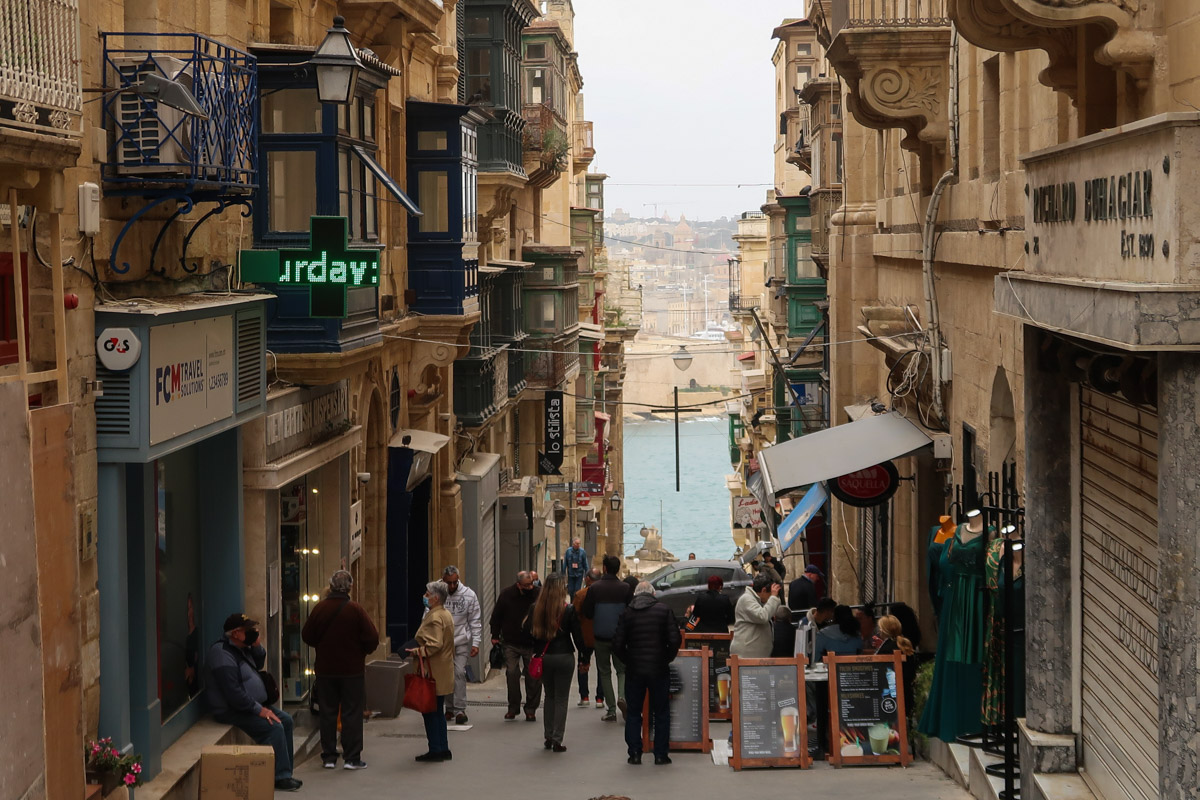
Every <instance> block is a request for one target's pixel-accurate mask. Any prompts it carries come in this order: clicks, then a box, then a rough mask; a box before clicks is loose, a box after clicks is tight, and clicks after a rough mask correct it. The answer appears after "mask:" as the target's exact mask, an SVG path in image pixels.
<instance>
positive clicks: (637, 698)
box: [625, 672, 671, 757]
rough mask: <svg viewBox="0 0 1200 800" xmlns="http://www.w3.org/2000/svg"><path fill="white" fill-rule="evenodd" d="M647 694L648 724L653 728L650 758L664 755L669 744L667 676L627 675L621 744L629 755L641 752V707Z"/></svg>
mask: <svg viewBox="0 0 1200 800" xmlns="http://www.w3.org/2000/svg"><path fill="white" fill-rule="evenodd" d="M647 693H649V695H650V722H651V727H652V728H653V729H654V755H655V756H656V757H658V756H665V755H667V751H668V750H669V749H670V742H671V676H670V675H669V674H667V675H661V676H647V675H639V674H638V673H636V672H631V673H629V674H628V675H626V676H625V702H626V704H628V706H629V710H628V712H626V717H625V744H626V746H628V748H629V755H631V756H634V755H639V754H640V753H641V752H642V706H643V705H644V704H645V702H646V694H647Z"/></svg>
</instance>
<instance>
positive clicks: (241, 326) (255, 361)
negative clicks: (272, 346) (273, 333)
mask: <svg viewBox="0 0 1200 800" xmlns="http://www.w3.org/2000/svg"><path fill="white" fill-rule="evenodd" d="M263 328H264V325H263V313H262V309H260V308H256V309H251V310H246V311H240V312H238V315H237V345H236V348H237V411H238V412H239V413H240V412H242V411H245V410H247V409H250V408H253V407H255V406H258V405H261V404H262V403H263V401H264V396H265V395H266V389H267V387H266V363H265V362H266V356H265V353H264V351H263V337H264V335H265V331H264V330H263Z"/></svg>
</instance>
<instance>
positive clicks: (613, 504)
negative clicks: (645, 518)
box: [608, 492, 621, 511]
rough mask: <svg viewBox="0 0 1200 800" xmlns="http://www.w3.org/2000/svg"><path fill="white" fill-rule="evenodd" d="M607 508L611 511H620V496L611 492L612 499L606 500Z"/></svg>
mask: <svg viewBox="0 0 1200 800" xmlns="http://www.w3.org/2000/svg"><path fill="white" fill-rule="evenodd" d="M608 507H609V508H611V509H612V510H613V511H620V510H621V495H620V494H619V493H618V492H613V493H612V497H610V498H608Z"/></svg>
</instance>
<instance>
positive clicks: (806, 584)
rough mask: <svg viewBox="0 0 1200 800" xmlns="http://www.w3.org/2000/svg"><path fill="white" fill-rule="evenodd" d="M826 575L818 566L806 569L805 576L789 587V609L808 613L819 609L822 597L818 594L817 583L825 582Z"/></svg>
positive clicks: (810, 566) (810, 565)
mask: <svg viewBox="0 0 1200 800" xmlns="http://www.w3.org/2000/svg"><path fill="white" fill-rule="evenodd" d="M824 578H825V573H824V572H822V571H821V568H820V567H818V566H817V565H816V564H809V565H808V566H807V567H805V568H804V574H803V575H801V576H800V577H799V578H796V580H794V581H792V583H791V585H789V586H788V602H787V604H788V608H790V609H791V610H792V611H807V610H808V609H810V608H816V607H817V601H818V600H820V599H821V596H820V595H819V594H818V593H817V581H819V580H823V579H824Z"/></svg>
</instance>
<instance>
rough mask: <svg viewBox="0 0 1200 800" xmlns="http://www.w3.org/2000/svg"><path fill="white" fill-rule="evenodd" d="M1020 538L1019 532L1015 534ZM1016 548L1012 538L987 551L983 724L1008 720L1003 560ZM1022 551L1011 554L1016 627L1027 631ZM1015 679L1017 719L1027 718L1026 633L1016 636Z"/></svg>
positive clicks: (1014, 652) (998, 539) (985, 570)
mask: <svg viewBox="0 0 1200 800" xmlns="http://www.w3.org/2000/svg"><path fill="white" fill-rule="evenodd" d="M1011 535H1012V536H1015V535H1016V531H1015V529H1014V531H1013V532H1012V534H1011ZM1006 544H1008V545H1009V547H1011V546H1012V544H1011V543H1010V542H1008V538H1006V537H1000V538H997V539H995V540H994V541H993V542H992V543H991V544H990V545H989V546H988V551H987V561H986V564H985V567H984V574H985V580H986V581H987V590H988V594H989V595H990V597H991V603H990V605H989V607H988V619H987V631H988V638H987V655H986V661H985V662H984V663H985V665H986V667H985V671H986V674H985V676H984V678H985V679H984V686H983V708H982V715H983V722H984V724H985V725H999V724H1001V723H1002V722H1003V721H1004V689H1005V687H1004V666H1005V664H1004V610H1005V609H1004V583H1005V580H1006V579H1007V577H1008V576H1007V574H1006V568H1005V564H1004V561H1003V560H1001V559H1002V556H1003V553H1004V550H1005V545H1006ZM1022 556H1023V553H1022V551H1021V550H1013V551H1011V557H1012V560H1013V582H1012V591H1013V596H1012V601H1013V624H1014V626H1015V627H1017V628H1024V622H1025V569H1024V561H1023V558H1022ZM1013 676H1014V677H1015V678H1016V681H1015V682H1014V686H1013V688H1014V691H1013V716H1014V718H1016V717H1023V716H1025V634H1024V632H1021V633H1015V634H1014V636H1013Z"/></svg>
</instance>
